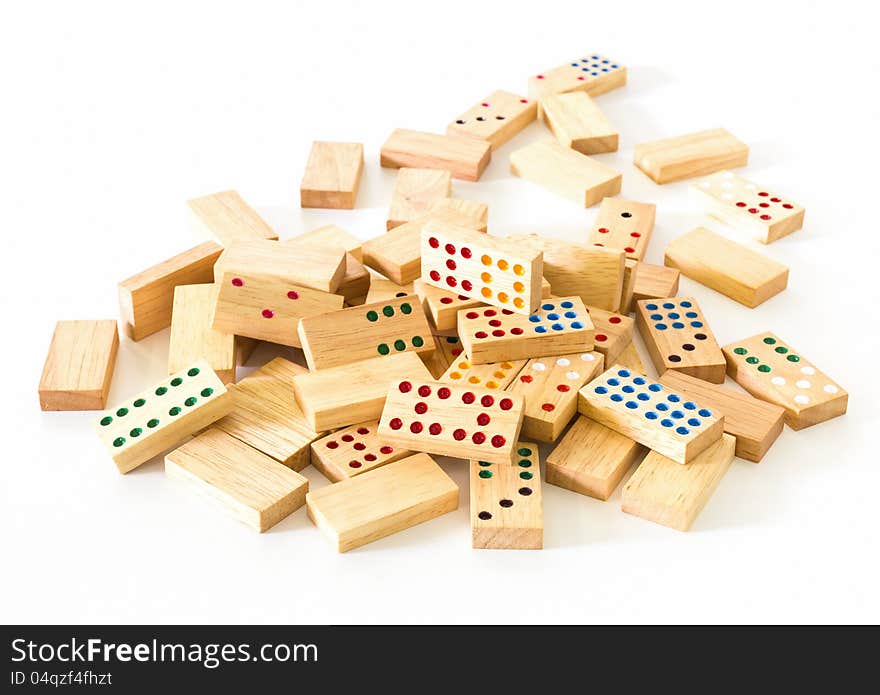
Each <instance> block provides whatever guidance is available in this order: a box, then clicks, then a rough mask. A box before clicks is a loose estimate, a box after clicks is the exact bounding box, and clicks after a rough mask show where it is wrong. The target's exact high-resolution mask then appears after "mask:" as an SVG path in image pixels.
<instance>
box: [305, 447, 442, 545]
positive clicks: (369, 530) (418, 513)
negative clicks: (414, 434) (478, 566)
mask: <svg viewBox="0 0 880 695" xmlns="http://www.w3.org/2000/svg"><path fill="white" fill-rule="evenodd" d="M306 509H307V510H308V513H309V518H310V519H311V520H312V521H313V522H314V524H315V525H316V526H317V527H318V528H319V529H320V530H321V531H322V532H323V533H324V535H325V536H327V538H328V539H329V540H330V541H331V542H332V543H333V545H334V547H335V548H336V550H337V551H338V552H340V553H344V552H347V551H349V550H354V549H355V548H359V547H360V546H362V545H366V544H367V543H372V542H373V541H376V540H379V539H380V538H384V537H385V536H390V535H391V534H393V533H397V532H398V531H403V530H405V529H408V528H411V527H413V526H415V525H417V524H421V523H422V522H425V521H430V520H431V519H434V518H436V517H438V516H442V515H443V514H446V513H448V512H452V511H455V510H456V509H458V486H457V485H456V484H455V482H453V480H452V478H450V477H449V476H448V475H446V473H445V472H444V471H443V469H442V468H440V466H438V465H437V463H436V462H435V461H434V459H432V458H431V457H430V456H428V455H427V454H413V455H412V456H408V457H407V458H403V459H400V460H399V461H394V462H393V463H389V464H388V465H386V466H382V467H380V468H377V469H376V470H373V471H370V473H368V474H367V475H358V476H355V477H354V478H351V479H349V480H343V481H341V482H338V483H336V484H335V485H328V486H326V487H323V488H321V489H320V490H313V491H311V492H309V493H308V494H307V495H306Z"/></svg>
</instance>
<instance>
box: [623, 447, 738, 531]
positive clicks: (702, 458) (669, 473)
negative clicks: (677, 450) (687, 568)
mask: <svg viewBox="0 0 880 695" xmlns="http://www.w3.org/2000/svg"><path fill="white" fill-rule="evenodd" d="M734 446H735V440H734V438H733V437H731V436H730V435H729V434H722V435H721V439H718V440H717V441H715V442H714V443H713V444H712V445H711V446H710V447H709V448H708V449H706V450H705V451H703V452H702V453H701V454H700V455H699V456H697V457H695V458H694V459H693V461H691V462H690V463H688V464H687V465H685V466H682V465H680V464H678V463H676V462H675V461H672V460H671V459H668V458H666V457H665V456H663V455H662V454H660V453H659V452H657V451H650V452H648V455H647V456H646V457H645V459H644V460H643V461H642V462H641V463H640V464H639V467H638V468H637V469H636V472H635V473H633V475H632V477H631V478H630V479H629V480H628V481H627V482H626V485H624V486H623V493H622V495H621V500H622V504H621V507H622V509H623V511H624V512H626V513H627V514H633V515H635V516H639V517H641V518H643V519H647V520H648V521H653V522H655V523H657V524H662V525H663V526H669V527H670V528H674V529H677V530H678V531H687V530H688V529H689V528H690V527H691V526H692V525H693V523H694V520H695V519H696V518H697V516H698V515H699V513H700V512H701V511H702V510H703V507H705V506H706V503H707V502H708V501H709V498H710V497H711V496H712V493H713V492H715V489H716V488H717V487H718V483H720V482H721V479H722V478H723V477H724V474H725V473H726V472H727V469H728V468H730V464H731V463H732V462H733V452H734Z"/></svg>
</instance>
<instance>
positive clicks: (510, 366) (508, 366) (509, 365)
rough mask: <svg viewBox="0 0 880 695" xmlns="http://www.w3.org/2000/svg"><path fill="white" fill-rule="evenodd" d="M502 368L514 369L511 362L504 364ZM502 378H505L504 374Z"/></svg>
mask: <svg viewBox="0 0 880 695" xmlns="http://www.w3.org/2000/svg"><path fill="white" fill-rule="evenodd" d="M501 368H502V369H513V365H512V364H511V363H510V362H502V363H501ZM502 376H504V375H503V374H502Z"/></svg>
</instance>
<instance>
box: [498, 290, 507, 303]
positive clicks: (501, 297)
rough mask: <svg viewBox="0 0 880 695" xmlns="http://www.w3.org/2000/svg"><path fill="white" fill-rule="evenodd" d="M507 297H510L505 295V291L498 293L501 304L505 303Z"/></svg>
mask: <svg viewBox="0 0 880 695" xmlns="http://www.w3.org/2000/svg"><path fill="white" fill-rule="evenodd" d="M508 299H510V297H508V296H507V293H506V292H499V293H498V301H499V302H501V303H502V304H506V303H507V300H508Z"/></svg>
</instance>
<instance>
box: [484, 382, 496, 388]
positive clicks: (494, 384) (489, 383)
mask: <svg viewBox="0 0 880 695" xmlns="http://www.w3.org/2000/svg"><path fill="white" fill-rule="evenodd" d="M486 388H487V389H497V388H498V384H497V383H495V382H494V381H487V382H486Z"/></svg>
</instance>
